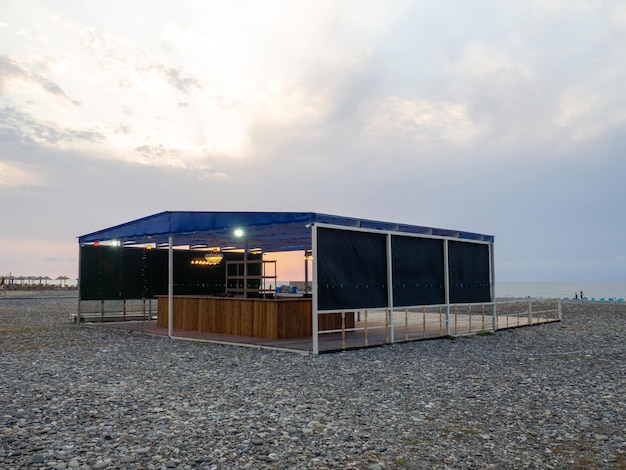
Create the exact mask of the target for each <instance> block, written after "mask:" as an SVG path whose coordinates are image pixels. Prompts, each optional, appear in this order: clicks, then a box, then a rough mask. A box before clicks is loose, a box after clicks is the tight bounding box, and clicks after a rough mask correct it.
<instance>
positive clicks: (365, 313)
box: [363, 310, 369, 346]
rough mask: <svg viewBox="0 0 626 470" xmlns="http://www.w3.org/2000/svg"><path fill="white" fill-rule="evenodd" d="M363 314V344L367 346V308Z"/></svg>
mask: <svg viewBox="0 0 626 470" xmlns="http://www.w3.org/2000/svg"><path fill="white" fill-rule="evenodd" d="M363 314H364V315H365V346H369V343H368V341H367V310H365V311H364V312H363Z"/></svg>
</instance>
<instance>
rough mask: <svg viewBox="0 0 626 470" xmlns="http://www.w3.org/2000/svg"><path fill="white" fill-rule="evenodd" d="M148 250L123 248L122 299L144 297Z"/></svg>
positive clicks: (121, 269)
mask: <svg viewBox="0 0 626 470" xmlns="http://www.w3.org/2000/svg"><path fill="white" fill-rule="evenodd" d="M118 250H119V248H118ZM147 251H148V250H144V249H137V248H123V249H122V257H121V259H122V262H121V266H120V273H121V274H120V297H121V298H122V299H143V298H144V297H145V295H146V287H147V286H146V277H145V266H146V254H147Z"/></svg>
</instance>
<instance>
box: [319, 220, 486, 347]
mask: <svg viewBox="0 0 626 470" xmlns="http://www.w3.org/2000/svg"><path fill="white" fill-rule="evenodd" d="M319 228H329V229H335V230H347V231H353V232H366V233H378V234H383V235H385V236H386V256H387V292H388V295H387V304H388V305H387V307H386V311H387V312H388V315H389V326H388V328H389V341H390V342H391V343H394V337H393V311H394V307H393V285H392V276H393V260H392V257H391V236H392V235H400V236H403V237H413V238H429V239H437V240H443V242H444V243H443V246H444V253H443V256H444V292H445V304H444V306H445V307H446V335H450V305H451V304H450V273H449V263H448V242H449V241H462V242H465V243H477V244H480V245H488V247H489V259H490V270H489V283H490V286H491V302H492V303H494V304H495V276H494V257H493V247H494V243H493V241H483V240H470V239H461V238H456V237H449V236H442V235H428V234H420V233H407V232H399V231H392V230H380V229H369V228H362V227H349V226H345V225H335V224H327V223H315V224H312V225H311V242H312V253H313V260H314V262H313V276H312V277H313V279H312V309H313V311H312V315H311V321H312V332H313V354H319V331H318V317H319V315H320V310H319V299H318V289H317V286H318V279H317V277H318V272H317V259H318V258H317V256H318V253H317V230H318V229H319ZM485 303H487V302H485ZM494 308H495V307H494ZM326 313H333V311H332V310H324V311H322V314H326Z"/></svg>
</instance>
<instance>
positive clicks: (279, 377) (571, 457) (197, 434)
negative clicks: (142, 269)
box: [0, 294, 626, 470]
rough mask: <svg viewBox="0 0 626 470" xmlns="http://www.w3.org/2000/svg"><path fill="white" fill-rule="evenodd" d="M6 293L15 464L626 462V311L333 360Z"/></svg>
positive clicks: (589, 307) (504, 465)
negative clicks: (173, 336) (140, 325)
mask: <svg viewBox="0 0 626 470" xmlns="http://www.w3.org/2000/svg"><path fill="white" fill-rule="evenodd" d="M75 311H76V298H75V297H71V296H70V297H68V296H60V297H51V296H47V295H45V294H42V295H39V296H38V295H32V296H30V297H29V298H19V297H17V296H7V297H2V298H0V348H1V351H2V352H1V359H0V364H1V371H2V381H1V384H0V468H2V469H26V468H29V469H30V468H43V469H58V470H64V469H85V470H87V469H196V468H198V469H300V468H302V469H334V468H339V469H345V468H354V469H366V470H379V469H465V468H472V469H490V468H491V469H526V468H529V469H563V468H568V469H569V468H572V469H626V343H625V341H624V340H625V339H626V305H625V304H623V303H620V304H618V303H602V302H584V301H578V302H574V301H570V302H567V301H566V302H563V313H562V318H563V320H562V322H556V323H549V324H544V325H538V326H533V327H523V328H517V329H510V330H503V331H498V332H496V333H494V334H487V335H473V336H466V337H456V338H447V339H437V340H429V341H418V342H412V343H404V344H395V345H393V346H383V347H376V348H371V349H363V350H353V351H347V352H342V353H333V354H324V355H320V356H302V355H298V354H294V353H288V352H279V351H268V350H259V349H256V348H246V347H238V346H226V345H215V344H207V343H196V342H192V341H177V340H170V339H167V338H163V337H156V336H149V335H144V334H141V333H129V332H127V331H124V330H120V329H114V328H107V327H104V326H98V327H90V326H80V327H78V326H76V325H74V324H72V323H70V321H69V315H70V314H72V313H74V312H75Z"/></svg>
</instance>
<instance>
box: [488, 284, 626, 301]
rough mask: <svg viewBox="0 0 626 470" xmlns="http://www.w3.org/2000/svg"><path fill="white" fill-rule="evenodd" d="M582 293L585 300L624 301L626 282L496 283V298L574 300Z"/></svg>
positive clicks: (625, 297)
mask: <svg viewBox="0 0 626 470" xmlns="http://www.w3.org/2000/svg"><path fill="white" fill-rule="evenodd" d="M581 291H582V293H583V296H584V298H586V299H587V300H596V301H610V300H611V299H612V300H613V301H619V299H622V301H624V299H626V282H497V281H496V297H497V298H503V297H504V298H508V297H510V298H524V297H532V298H538V299H548V298H553V299H556V298H559V299H574V298H575V294H578V296H579V297H580V293H581Z"/></svg>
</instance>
